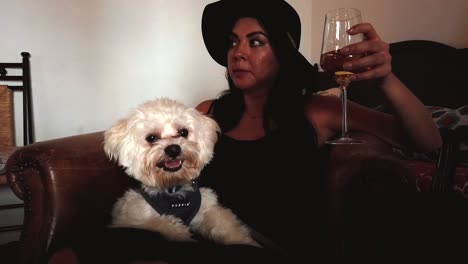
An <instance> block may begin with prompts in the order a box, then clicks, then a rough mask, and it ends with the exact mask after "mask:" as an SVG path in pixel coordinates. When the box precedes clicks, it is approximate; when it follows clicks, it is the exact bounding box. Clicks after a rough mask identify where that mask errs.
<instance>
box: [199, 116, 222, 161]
mask: <svg viewBox="0 0 468 264" xmlns="http://www.w3.org/2000/svg"><path fill="white" fill-rule="evenodd" d="M200 115H201V118H202V119H203V122H202V129H201V131H202V133H203V135H202V137H204V138H206V140H202V142H203V144H204V145H205V146H204V147H203V149H206V150H209V151H208V153H206V154H208V155H209V156H208V157H207V159H211V158H212V155H213V149H214V145H215V144H216V142H217V141H218V138H219V136H220V135H221V128H220V127H219V125H218V123H217V122H216V121H215V120H214V119H213V118H211V117H209V116H207V115H204V114H200Z"/></svg>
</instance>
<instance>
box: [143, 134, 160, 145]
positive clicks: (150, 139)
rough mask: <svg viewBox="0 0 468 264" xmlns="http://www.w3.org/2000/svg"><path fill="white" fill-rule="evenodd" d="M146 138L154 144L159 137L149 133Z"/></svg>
mask: <svg viewBox="0 0 468 264" xmlns="http://www.w3.org/2000/svg"><path fill="white" fill-rule="evenodd" d="M145 139H146V141H147V142H148V143H151V144H153V143H154V142H156V141H157V140H158V137H156V136H155V135H148V136H146V138H145Z"/></svg>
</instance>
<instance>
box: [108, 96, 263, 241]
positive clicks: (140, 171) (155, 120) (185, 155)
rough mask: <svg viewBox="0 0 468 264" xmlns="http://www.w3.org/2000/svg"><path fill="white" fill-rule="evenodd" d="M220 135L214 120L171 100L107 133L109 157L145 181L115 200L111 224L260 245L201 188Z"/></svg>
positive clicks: (143, 109)
mask: <svg viewBox="0 0 468 264" xmlns="http://www.w3.org/2000/svg"><path fill="white" fill-rule="evenodd" d="M218 132H219V127H218V125H217V123H216V122H215V121H214V120H213V119H211V118H210V117H208V116H206V115H203V114H201V113H200V112H199V111H197V110H196V109H195V108H189V107H187V106H185V105H183V104H182V103H180V102H177V101H175V100H171V99H168V98H160V99H156V100H153V101H149V102H146V103H144V104H142V105H140V106H139V107H138V108H137V109H135V111H133V112H131V113H130V114H129V115H128V116H127V117H126V118H123V119H121V120H120V121H118V122H117V123H116V124H115V125H114V126H112V127H111V128H110V129H108V130H107V131H105V134H104V135H105V140H104V150H105V152H106V153H107V155H108V157H109V158H110V159H113V160H115V161H117V162H118V164H119V165H121V166H123V167H124V168H125V171H126V173H127V174H128V175H129V176H130V177H133V178H135V179H136V180H138V181H139V182H141V187H139V188H135V189H130V190H128V191H127V192H126V193H125V194H124V196H123V197H121V198H120V199H119V200H118V201H117V202H116V204H115V205H114V209H113V212H112V216H113V222H112V225H111V226H113V227H134V228H140V229H147V230H152V231H157V232H159V233H161V234H162V235H164V236H165V237H166V238H167V239H169V240H177V241H190V240H193V238H192V231H193V232H196V233H198V234H199V235H201V236H203V237H205V238H207V239H210V240H213V241H216V242H219V243H222V244H249V245H256V246H258V244H257V243H256V242H255V241H254V240H253V239H252V238H251V236H250V231H249V229H248V228H247V226H245V225H244V224H243V223H241V221H240V220H239V219H238V218H237V217H236V216H235V215H234V214H233V213H232V211H231V210H229V209H227V208H224V207H222V206H221V205H220V204H218V202H217V196H216V194H215V193H214V191H213V190H211V189H209V188H198V186H197V183H196V179H197V178H198V176H199V174H200V171H201V170H202V168H203V167H204V166H205V165H206V164H208V162H209V161H210V160H211V158H212V156H213V149H214V145H215V143H216V140H217V138H218Z"/></svg>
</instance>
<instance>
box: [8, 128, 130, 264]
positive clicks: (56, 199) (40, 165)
mask: <svg viewBox="0 0 468 264" xmlns="http://www.w3.org/2000/svg"><path fill="white" fill-rule="evenodd" d="M102 144H103V132H96V133H90V134H83V135H78V136H72V137H65V138H59V139H55V140H49V141H43V142H38V143H34V144H31V145H27V146H25V147H23V148H21V149H19V150H17V151H16V152H15V153H13V155H12V156H11V157H10V159H9V160H8V162H7V166H6V171H7V177H8V182H9V184H10V186H11V187H12V189H13V191H14V193H15V194H16V195H17V196H18V197H19V198H20V199H22V200H23V201H24V203H25V208H24V228H23V230H22V233H21V241H22V249H21V252H20V255H21V262H20V263H36V262H37V261H44V260H45V258H47V254H49V253H50V251H51V249H53V248H55V247H58V246H60V245H61V244H63V243H66V242H67V240H66V239H69V238H70V237H73V236H74V235H76V234H79V233H80V232H81V231H83V230H89V229H92V228H98V227H103V226H105V225H107V224H108V223H110V219H111V208H112V205H113V204H114V202H115V201H116V199H117V198H118V197H120V196H121V195H123V193H124V191H125V190H126V189H127V188H128V187H129V186H130V185H131V184H132V180H131V179H130V178H129V177H128V176H126V175H125V173H124V171H123V169H122V168H120V167H119V166H118V165H117V164H115V163H113V162H110V161H109V160H108V158H107V156H106V155H105V153H104V151H103V146H102Z"/></svg>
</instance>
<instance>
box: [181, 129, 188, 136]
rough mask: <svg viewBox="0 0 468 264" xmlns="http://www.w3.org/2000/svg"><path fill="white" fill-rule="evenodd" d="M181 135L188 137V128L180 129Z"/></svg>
mask: <svg viewBox="0 0 468 264" xmlns="http://www.w3.org/2000/svg"><path fill="white" fill-rule="evenodd" d="M179 136H181V137H184V138H186V137H187V136H188V130H187V129H185V128H183V129H181V130H179Z"/></svg>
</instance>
